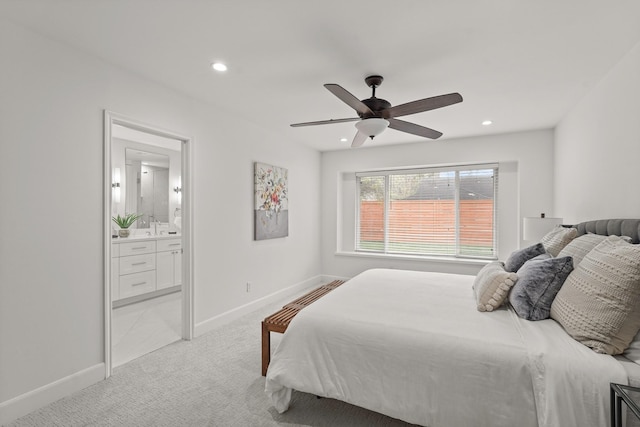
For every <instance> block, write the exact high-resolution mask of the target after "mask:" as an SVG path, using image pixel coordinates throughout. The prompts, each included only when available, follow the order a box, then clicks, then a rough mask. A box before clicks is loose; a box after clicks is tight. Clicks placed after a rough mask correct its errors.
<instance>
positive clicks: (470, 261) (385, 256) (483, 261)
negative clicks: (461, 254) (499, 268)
mask: <svg viewBox="0 0 640 427" xmlns="http://www.w3.org/2000/svg"><path fill="white" fill-rule="evenodd" d="M335 255H336V256H347V257H359V258H374V259H387V260H402V261H429V262H440V263H451V264H468V265H485V264H488V263H490V262H491V261H495V260H492V259H474V258H455V257H436V256H425V255H395V254H378V253H372V252H352V251H336V252H335Z"/></svg>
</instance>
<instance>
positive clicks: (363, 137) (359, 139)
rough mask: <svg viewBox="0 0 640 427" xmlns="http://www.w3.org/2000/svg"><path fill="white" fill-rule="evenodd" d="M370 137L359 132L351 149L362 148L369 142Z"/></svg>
mask: <svg viewBox="0 0 640 427" xmlns="http://www.w3.org/2000/svg"><path fill="white" fill-rule="evenodd" d="M367 138H368V136H367V134H365V133H362V132H360V131H358V133H356V136H355V137H354V138H353V142H352V143H351V148H356V147H360V146H361V145H362V144H364V142H365V141H366V140H367Z"/></svg>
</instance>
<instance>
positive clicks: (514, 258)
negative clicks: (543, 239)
mask: <svg viewBox="0 0 640 427" xmlns="http://www.w3.org/2000/svg"><path fill="white" fill-rule="evenodd" d="M544 253H546V251H545V250H544V245H543V244H542V243H536V244H535V245H531V246H528V247H526V248H523V249H520V250H517V251H514V252H512V253H511V255H509V258H507V260H506V261H505V263H504V269H505V270H506V271H510V272H512V273H515V272H517V271H518V269H519V268H520V267H522V266H523V265H524V263H525V262H527V261H529V260H530V259H532V258H535V257H537V256H538V255H542V254H544Z"/></svg>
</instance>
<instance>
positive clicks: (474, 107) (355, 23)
mask: <svg viewBox="0 0 640 427" xmlns="http://www.w3.org/2000/svg"><path fill="white" fill-rule="evenodd" d="M0 16H2V17H6V18H8V19H9V20H11V21H13V22H16V23H18V24H21V25H24V26H26V27H28V28H31V29H33V30H35V31H37V32H39V33H41V34H43V35H45V36H48V37H50V38H53V39H55V40H58V41H61V42H63V43H66V44H69V45H72V46H75V47H76V48H78V49H81V50H83V51H85V52H88V53H90V54H92V55H96V56H99V57H101V58H103V59H104V60H106V61H108V62H111V63H114V64H117V65H119V66H121V67H123V68H126V69H128V70H130V71H133V72H134V73H137V74H140V75H142V76H145V77H147V78H149V79H151V80H154V81H156V82H159V83H161V84H163V85H166V86H169V87H171V88H173V89H175V90H177V91H179V92H182V93H184V94H187V95H189V96H192V97H195V98H198V99H201V100H203V101H205V102H207V103H210V104H212V105H214V106H216V107H217V108H220V109H224V110H227V111H228V112H231V113H232V114H236V115H240V116H242V117H244V118H245V119H246V120H247V121H251V122H254V123H255V124H257V125H259V126H261V127H264V128H265V130H267V131H269V132H274V133H276V134H281V135H282V137H283V138H288V139H291V140H294V141H296V142H299V143H300V144H308V145H309V146H311V147H314V148H316V149H318V150H321V151H325V150H335V149H342V148H348V146H349V144H350V140H351V138H352V137H353V135H354V134H355V128H354V125H353V123H342V124H331V125H324V126H314V127H305V128H291V127H289V124H290V123H296V122H305V121H314V120H325V119H330V118H344V117H356V114H355V113H354V112H353V111H352V110H351V109H350V108H349V107H348V106H346V105H345V104H343V103H342V102H341V101H340V100H338V99H337V98H336V97H334V96H333V95H332V94H331V93H330V92H329V91H327V90H326V89H325V88H323V86H322V85H323V84H324V83H337V84H340V85H341V86H343V87H344V88H345V89H347V90H348V91H350V92H351V93H353V94H354V95H355V96H357V97H358V98H360V99H364V98H368V97H369V96H370V95H371V92H370V89H369V88H368V87H367V86H366V85H365V84H364V81H363V79H364V77H365V76H367V75H370V74H381V75H382V76H384V78H385V81H384V83H383V84H382V86H381V87H380V88H379V89H378V90H377V92H376V95H377V96H378V97H380V98H384V99H386V100H388V101H389V102H390V103H391V104H392V105H397V104H402V103H405V102H409V101H412V100H415V99H419V98H426V97H430V96H435V95H440V94H444V93H449V92H459V93H460V94H462V96H463V97H464V102H463V103H461V104H457V105H453V106H449V107H446V108H443V109H440V110H435V111H430V112H425V113H420V114H416V115H412V116H406V117H403V120H407V121H412V122H415V123H418V124H421V125H424V126H428V127H431V128H434V129H437V130H439V131H441V132H443V133H444V136H443V138H454V137H465V136H472V135H482V134H491V133H503V132H510V131H519V130H529V129H539V128H551V127H554V126H555V125H556V124H557V123H558V121H559V120H560V119H561V118H562V117H563V115H564V114H565V113H566V112H567V111H568V110H569V109H570V108H571V107H572V106H573V105H575V103H576V102H577V101H578V100H579V99H580V98H581V97H582V96H584V95H585V94H586V93H587V92H588V91H589V90H590V89H591V88H592V87H593V86H594V85H596V84H597V83H598V81H599V80H600V79H601V78H602V77H603V76H604V75H605V74H606V73H607V71H609V70H610V69H611V68H612V67H613V66H614V65H615V64H616V63H617V62H618V61H619V60H620V59H622V57H623V56H624V55H625V53H627V52H628V51H629V50H630V49H631V48H632V47H633V46H634V45H635V44H636V43H638V41H639V40H640V1H638V0H608V1H603V0H396V1H393V2H392V1H380V0H340V1H338V0H323V1H313V2H312V1H303V0H269V1H266V0H231V1H227V0H210V1H206V0H146V1H142V0H92V1H86V0H85V1H82V0H0ZM216 60H221V61H224V62H226V63H227V64H228V66H229V70H228V71H227V72H226V73H224V74H219V73H216V72H214V71H212V70H211V68H210V63H211V62H213V61H216ZM485 119H491V120H493V122H494V124H493V125H492V126H488V127H485V126H482V125H481V122H482V121H483V120H485ZM603 125H606V124H603ZM239 132H241V130H239ZM341 137H346V138H348V139H349V143H343V142H340V141H339V139H340V138H341ZM416 141H425V143H428V142H427V141H428V140H425V139H421V138H418V137H413V136H411V135H409V134H405V133H401V132H398V131H395V130H392V129H389V130H387V131H385V133H383V134H382V135H380V136H379V137H377V138H376V140H375V141H374V142H373V143H372V142H370V141H368V142H367V143H365V145H364V146H363V147H364V148H366V147H367V146H372V144H374V145H382V144H396V143H408V142H416ZM360 149H362V148H360Z"/></svg>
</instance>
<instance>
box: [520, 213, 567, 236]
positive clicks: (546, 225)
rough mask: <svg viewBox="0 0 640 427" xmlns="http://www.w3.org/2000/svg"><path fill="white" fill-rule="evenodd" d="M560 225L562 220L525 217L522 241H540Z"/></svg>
mask: <svg viewBox="0 0 640 427" xmlns="http://www.w3.org/2000/svg"><path fill="white" fill-rule="evenodd" d="M560 224H562V218H540V217H525V218H523V219H522V240H526V241H539V240H540V239H542V238H543V237H544V235H545V234H547V233H548V232H549V231H551V230H552V229H553V227H555V226H557V225H560Z"/></svg>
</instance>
